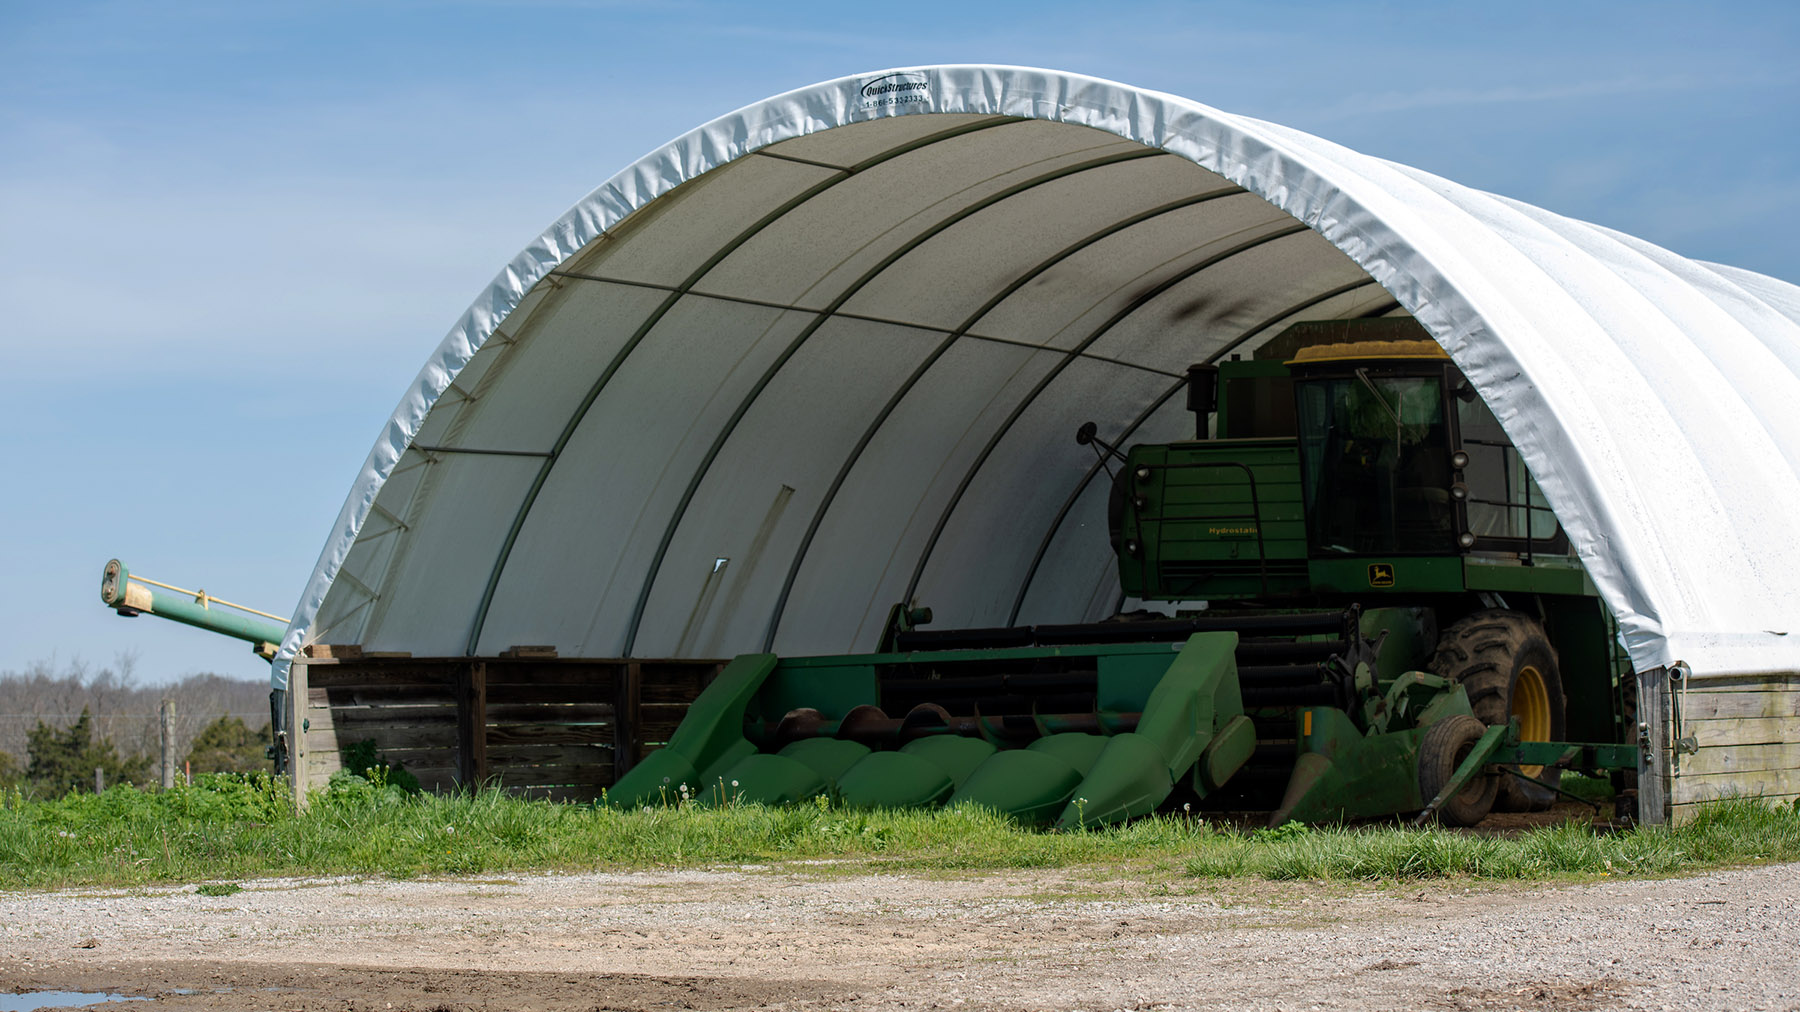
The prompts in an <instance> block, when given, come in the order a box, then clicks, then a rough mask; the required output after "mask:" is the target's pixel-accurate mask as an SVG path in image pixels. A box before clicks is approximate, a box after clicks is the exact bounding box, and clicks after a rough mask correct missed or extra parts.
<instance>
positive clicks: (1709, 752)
mask: <svg viewBox="0 0 1800 1012" xmlns="http://www.w3.org/2000/svg"><path fill="white" fill-rule="evenodd" d="M1764 770H1800V743H1791V742H1784V743H1780V744H1775V745H1720V746H1715V747H1712V748H1707V747H1705V746H1704V745H1702V746H1701V748H1700V751H1698V752H1696V753H1694V754H1693V755H1687V756H1682V757H1681V772H1680V776H1687V775H1689V774H1693V775H1696V776H1705V775H1706V774H1709V773H1753V772H1761V771H1764Z"/></svg>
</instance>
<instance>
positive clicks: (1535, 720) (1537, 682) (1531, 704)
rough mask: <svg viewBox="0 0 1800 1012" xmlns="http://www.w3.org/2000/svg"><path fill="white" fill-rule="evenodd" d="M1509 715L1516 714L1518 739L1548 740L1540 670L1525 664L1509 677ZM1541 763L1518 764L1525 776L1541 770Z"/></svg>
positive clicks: (1547, 715) (1546, 703)
mask: <svg viewBox="0 0 1800 1012" xmlns="http://www.w3.org/2000/svg"><path fill="white" fill-rule="evenodd" d="M1512 715H1513V716H1515V717H1517V718H1519V740H1521V741H1549V740H1550V690H1549V689H1547V688H1545V686H1544V674H1543V672H1541V671H1539V670H1538V669H1537V668H1534V667H1532V666H1531V665H1529V664H1527V665H1526V666H1525V667H1523V668H1520V669H1519V677H1518V678H1515V679H1514V680H1513V691H1512ZM1543 771H1544V768H1543V767H1542V766H1520V767H1519V772H1520V773H1523V774H1525V775H1526V776H1528V777H1535V776H1537V775H1538V774H1539V773H1542V772H1543Z"/></svg>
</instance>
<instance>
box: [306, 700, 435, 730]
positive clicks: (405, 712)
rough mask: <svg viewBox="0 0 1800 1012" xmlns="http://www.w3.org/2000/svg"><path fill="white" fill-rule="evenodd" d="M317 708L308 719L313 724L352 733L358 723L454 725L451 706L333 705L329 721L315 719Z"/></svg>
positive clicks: (424, 725) (425, 725)
mask: <svg viewBox="0 0 1800 1012" xmlns="http://www.w3.org/2000/svg"><path fill="white" fill-rule="evenodd" d="M320 709H322V708H319V709H313V711H310V713H308V718H310V720H311V722H313V726H315V727H317V726H320V724H326V722H329V726H333V727H337V729H338V731H344V733H353V729H355V727H356V726H362V724H405V726H412V727H427V726H434V724H450V726H452V727H454V726H455V708H454V706H333V708H331V709H329V715H331V717H329V720H319V718H315V715H319V713H320Z"/></svg>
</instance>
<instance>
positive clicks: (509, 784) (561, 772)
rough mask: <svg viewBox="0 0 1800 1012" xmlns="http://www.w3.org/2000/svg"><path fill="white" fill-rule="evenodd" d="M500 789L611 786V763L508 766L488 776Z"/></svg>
mask: <svg viewBox="0 0 1800 1012" xmlns="http://www.w3.org/2000/svg"><path fill="white" fill-rule="evenodd" d="M489 779H490V780H495V781H498V783H499V784H500V786H501V787H506V788H513V787H544V786H567V785H570V784H587V785H592V786H593V787H595V788H600V787H607V786H611V784H612V782H613V775H612V763H597V764H593V765H587V766H508V767H503V768H500V769H497V770H495V771H493V772H492V773H490V774H489Z"/></svg>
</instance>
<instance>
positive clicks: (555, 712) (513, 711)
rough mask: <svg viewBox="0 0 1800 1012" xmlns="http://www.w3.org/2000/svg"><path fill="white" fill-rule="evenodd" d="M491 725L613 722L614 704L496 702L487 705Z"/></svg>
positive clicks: (489, 702) (491, 701)
mask: <svg viewBox="0 0 1800 1012" xmlns="http://www.w3.org/2000/svg"><path fill="white" fill-rule="evenodd" d="M487 718H488V724H489V725H494V724H531V723H556V724H597V723H610V722H611V721H612V719H613V705H612V703H611V702H610V701H608V702H605V703H575V704H567V703H496V702H494V701H493V700H492V699H489V700H488V705H487Z"/></svg>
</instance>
